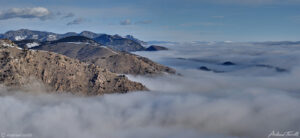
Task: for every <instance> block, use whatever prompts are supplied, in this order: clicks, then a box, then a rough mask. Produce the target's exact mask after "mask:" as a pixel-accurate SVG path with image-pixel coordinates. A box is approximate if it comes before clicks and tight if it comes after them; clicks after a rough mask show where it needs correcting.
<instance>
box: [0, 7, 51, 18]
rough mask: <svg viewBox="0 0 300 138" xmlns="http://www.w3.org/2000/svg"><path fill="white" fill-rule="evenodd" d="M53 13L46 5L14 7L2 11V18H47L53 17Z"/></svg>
mask: <svg viewBox="0 0 300 138" xmlns="http://www.w3.org/2000/svg"><path fill="white" fill-rule="evenodd" d="M51 15H52V13H51V12H50V11H49V10H48V9H47V8H44V7H35V8H12V9H9V10H6V11H2V12H0V20H7V19H12V18H37V19H41V20H46V19H49V18H50V17H51Z"/></svg>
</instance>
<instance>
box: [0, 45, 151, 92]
mask: <svg viewBox="0 0 300 138" xmlns="http://www.w3.org/2000/svg"><path fill="white" fill-rule="evenodd" d="M1 43H2V45H0V84H4V85H5V86H9V87H14V88H16V87H21V86H22V85H25V84H28V83H30V81H31V80H32V79H35V80H37V81H40V82H42V83H43V84H45V85H46V86H48V87H49V91H57V92H71V93H73V94H76V95H88V96H89V95H101V94H105V93H115V92H120V93H126V92H128V91H138V90H146V88H145V86H143V85H142V84H140V83H137V82H132V81H130V80H128V79H127V78H126V77H125V76H123V75H117V74H114V73H111V72H110V71H108V70H106V69H102V68H99V67H98V66H95V65H93V64H90V65H89V64H86V63H82V62H80V61H78V60H75V59H71V58H68V57H66V56H63V55H59V54H56V53H52V52H44V51H32V50H29V51H27V50H20V49H17V48H15V47H11V46H6V45H4V44H3V43H5V44H7V42H3V41H1V40H0V44H1Z"/></svg>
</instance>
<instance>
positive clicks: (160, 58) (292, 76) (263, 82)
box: [0, 42, 300, 138]
mask: <svg viewBox="0 0 300 138" xmlns="http://www.w3.org/2000/svg"><path fill="white" fill-rule="evenodd" d="M168 48H169V49H170V51H161V52H151V53H150V52H137V53H136V54H139V55H143V56H147V57H150V58H151V59H153V60H155V61H157V62H160V63H163V64H167V65H170V66H173V67H175V68H176V69H177V70H178V72H179V73H181V74H182V76H168V75H167V76H160V77H154V78H153V77H151V78H148V77H140V76H129V78H130V79H132V80H136V81H140V82H142V83H144V84H145V85H146V86H147V87H148V88H150V89H151V90H152V91H150V92H134V93H128V94H113V95H104V96H99V97H88V98H87V97H85V98H82V97H73V96H70V95H45V94H39V93H40V92H39V91H42V89H40V88H39V89H36V90H35V89H33V87H30V88H31V90H30V92H31V94H26V93H24V92H15V93H13V92H12V91H8V90H7V89H6V88H5V87H1V88H0V114H1V115H2V117H1V118H0V124H1V125H0V130H1V131H2V132H6V133H25V134H27V133H31V134H32V135H33V137H45V138H52V137H66V138H80V137H89V138H97V137H108V138H139V137H143V138H153V137H166V138H167V137H170V138H182V137H186V138H199V137H204V138H237V137H246V138H248V137H249V138H251V137H268V135H269V134H270V133H271V132H272V131H273V130H274V131H280V132H284V131H299V129H300V123H299V121H300V117H299V114H300V110H298V108H299V106H300V94H299V91H300V86H299V84H298V82H299V81H300V66H299V65H300V64H299V63H300V56H299V55H300V48H299V46H298V45H278V46H276V45H275V46H274V45H273V46H270V45H265V44H249V43H246V44H245V43H215V44H213V43H202V44H199V43H196V42H195V43H192V44H191V43H185V44H182V45H176V46H175V45H172V46H168ZM178 58H185V59H188V60H184V61H182V59H178ZM227 60H229V61H232V62H234V63H236V64H237V65H236V66H233V67H223V66H222V65H220V64H219V63H222V62H224V61H227ZM258 63H259V64H267V65H272V66H278V67H281V68H285V69H287V70H288V72H284V73H279V72H276V71H274V70H272V69H269V68H264V69H260V68H256V67H253V66H252V65H253V64H254V65H255V64H258ZM201 65H205V66H208V67H210V68H214V69H220V70H228V71H229V72H226V73H213V72H206V71H201V70H198V69H197V67H198V66H201ZM36 91H38V92H36ZM32 92H34V94H32ZM54 132H55V133H54Z"/></svg>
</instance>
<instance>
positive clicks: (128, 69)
mask: <svg viewBox="0 0 300 138" xmlns="http://www.w3.org/2000/svg"><path fill="white" fill-rule="evenodd" d="M83 61H85V62H87V63H92V64H95V65H99V66H101V67H102V68H105V69H108V70H109V71H111V72H117V73H123V74H133V75H158V74H162V73H170V74H175V73H176V71H175V70H174V69H172V68H169V67H166V66H163V65H160V64H157V63H155V62H153V61H151V60H149V59H147V58H145V57H141V56H137V55H133V54H129V53H122V52H120V53H119V54H115V55H111V56H107V57H102V58H89V57H86V58H85V59H83Z"/></svg>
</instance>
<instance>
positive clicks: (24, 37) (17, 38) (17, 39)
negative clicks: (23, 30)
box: [15, 36, 27, 41]
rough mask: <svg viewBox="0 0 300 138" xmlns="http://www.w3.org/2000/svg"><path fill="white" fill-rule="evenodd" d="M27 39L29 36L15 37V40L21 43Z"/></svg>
mask: <svg viewBox="0 0 300 138" xmlns="http://www.w3.org/2000/svg"><path fill="white" fill-rule="evenodd" d="M26 38H27V36H16V37H15V40H16V41H21V40H24V39H26Z"/></svg>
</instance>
